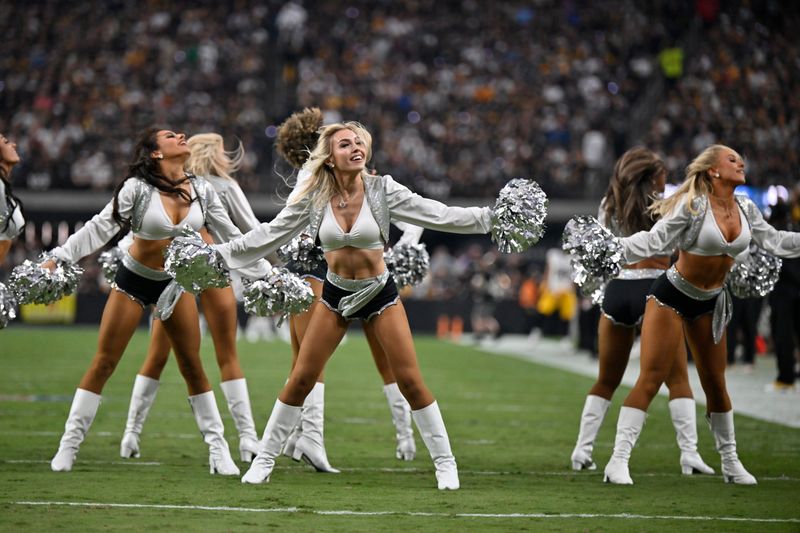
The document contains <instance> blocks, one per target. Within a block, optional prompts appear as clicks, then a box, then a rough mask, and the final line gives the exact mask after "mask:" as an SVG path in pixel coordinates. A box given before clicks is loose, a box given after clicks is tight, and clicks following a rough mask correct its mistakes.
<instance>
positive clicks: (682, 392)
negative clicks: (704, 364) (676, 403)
mask: <svg viewBox="0 0 800 533" xmlns="http://www.w3.org/2000/svg"><path fill="white" fill-rule="evenodd" d="M688 361H689V357H688V355H687V353H686V343H685V342H680V343H679V344H678V349H677V350H676V351H675V360H674V362H673V363H672V368H671V369H670V371H669V375H668V376H667V387H668V388H669V397H670V399H674V398H691V397H692V388H691V387H690V386H689V362H688Z"/></svg>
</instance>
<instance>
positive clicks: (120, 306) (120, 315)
mask: <svg viewBox="0 0 800 533" xmlns="http://www.w3.org/2000/svg"><path fill="white" fill-rule="evenodd" d="M143 311H144V310H143V309H142V306H141V305H139V304H138V303H136V302H134V301H133V300H131V299H130V298H129V297H128V296H127V295H125V294H123V293H121V292H119V291H111V293H110V294H109V295H108V300H107V301H106V305H105V308H104V309H103V316H102V318H101V319H100V329H99V331H98V336H97V351H96V352H95V355H94V358H93V359H92V363H91V365H90V366H89V368H88V369H87V370H86V372H85V373H84V375H83V377H82V378H81V381H80V384H79V385H78V386H79V387H80V388H82V389H85V390H88V391H91V392H94V393H97V394H100V392H102V390H103V387H104V386H105V384H106V381H108V378H109V377H111V374H112V373H113V372H114V369H115V368H116V367H117V363H119V360H120V359H121V358H122V354H123V353H124V352H125V348H126V347H127V346H128V343H129V342H130V340H131V337H132V336H133V334H134V332H135V331H136V328H137V327H138V326H139V320H141V318H142V313H143Z"/></svg>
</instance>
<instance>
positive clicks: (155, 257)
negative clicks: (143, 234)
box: [128, 237, 172, 270]
mask: <svg viewBox="0 0 800 533" xmlns="http://www.w3.org/2000/svg"><path fill="white" fill-rule="evenodd" d="M170 242H172V239H159V240H157V241H148V240H146V239H140V238H138V237H134V238H133V244H131V247H130V249H129V250H128V253H130V254H131V257H133V258H134V259H135V260H136V261H138V262H139V263H141V264H143V265H144V266H146V267H147V268H152V269H153V270H164V250H166V248H167V246H169V243H170Z"/></svg>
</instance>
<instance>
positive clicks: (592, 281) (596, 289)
mask: <svg viewBox="0 0 800 533" xmlns="http://www.w3.org/2000/svg"><path fill="white" fill-rule="evenodd" d="M574 272H575V269H574V265H573V274H574ZM573 281H574V279H573ZM606 285H608V280H604V279H598V278H588V279H587V280H586V281H585V282H584V283H583V285H580V288H581V294H583V295H584V296H586V297H587V298H589V300H591V302H592V305H603V298H604V297H605V295H606Z"/></svg>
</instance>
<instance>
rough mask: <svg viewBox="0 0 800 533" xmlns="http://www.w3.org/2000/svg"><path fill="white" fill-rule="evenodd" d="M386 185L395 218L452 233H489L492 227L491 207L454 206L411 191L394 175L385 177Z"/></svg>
mask: <svg viewBox="0 0 800 533" xmlns="http://www.w3.org/2000/svg"><path fill="white" fill-rule="evenodd" d="M383 186H384V188H385V191H386V201H387V203H388V206H389V211H390V213H391V217H392V219H393V220H397V221H400V222H408V223H409V224H414V225H415V226H421V227H423V228H428V229H435V230H439V231H446V232H449V233H489V232H490V231H491V230H492V222H491V209H490V208H488V207H451V206H448V205H445V204H443V203H441V202H437V201H436V200H431V199H429V198H423V197H422V196H420V195H418V194H416V193H413V192H411V191H410V190H409V189H408V187H405V186H403V185H400V184H399V183H397V182H396V181H394V179H392V177H391V176H384V177H383Z"/></svg>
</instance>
